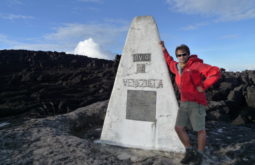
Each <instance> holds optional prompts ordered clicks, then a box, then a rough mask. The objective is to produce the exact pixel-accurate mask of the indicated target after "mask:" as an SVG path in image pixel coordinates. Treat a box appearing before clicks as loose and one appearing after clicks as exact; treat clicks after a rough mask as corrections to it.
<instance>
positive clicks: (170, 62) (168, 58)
mask: <svg viewBox="0 0 255 165" xmlns="http://www.w3.org/2000/svg"><path fill="white" fill-rule="evenodd" d="M163 54H164V58H165V61H166V63H167V65H168V67H169V69H170V71H171V72H172V73H174V74H175V73H176V64H177V62H176V61H174V59H173V57H172V56H170V55H169V53H168V51H167V50H166V49H164V50H163Z"/></svg>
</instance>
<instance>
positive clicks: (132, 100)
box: [126, 90, 157, 122]
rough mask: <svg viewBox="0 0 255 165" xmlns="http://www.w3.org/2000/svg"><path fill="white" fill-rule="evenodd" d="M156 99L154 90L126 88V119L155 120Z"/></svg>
mask: <svg viewBox="0 0 255 165" xmlns="http://www.w3.org/2000/svg"><path fill="white" fill-rule="evenodd" d="M156 99H157V92H156V91H140V90H128V91H127V110H126V119H130V120H140V121H151V122H155V119H156Z"/></svg>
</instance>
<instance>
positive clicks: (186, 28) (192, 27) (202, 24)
mask: <svg viewBox="0 0 255 165" xmlns="http://www.w3.org/2000/svg"><path fill="white" fill-rule="evenodd" d="M209 24H210V23H209V22H201V23H196V24H193V25H188V26H186V27H183V28H182V30H195V29H198V28H200V27H202V26H206V25H209Z"/></svg>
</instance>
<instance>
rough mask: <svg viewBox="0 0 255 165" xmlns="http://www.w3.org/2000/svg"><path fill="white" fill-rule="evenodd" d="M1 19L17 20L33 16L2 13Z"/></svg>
mask: <svg viewBox="0 0 255 165" xmlns="http://www.w3.org/2000/svg"><path fill="white" fill-rule="evenodd" d="M0 18H1V19H7V20H15V19H33V17H32V16H25V15H17V14H0Z"/></svg>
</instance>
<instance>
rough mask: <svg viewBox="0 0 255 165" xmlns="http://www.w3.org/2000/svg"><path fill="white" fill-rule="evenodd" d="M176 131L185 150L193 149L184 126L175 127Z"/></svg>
mask: <svg viewBox="0 0 255 165" xmlns="http://www.w3.org/2000/svg"><path fill="white" fill-rule="evenodd" d="M175 131H176V133H177V135H178V137H179V139H180V140H181V142H182V144H183V145H184V147H185V148H189V147H191V145H190V141H189V136H188V134H187V132H186V130H185V128H184V127H183V126H175Z"/></svg>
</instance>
